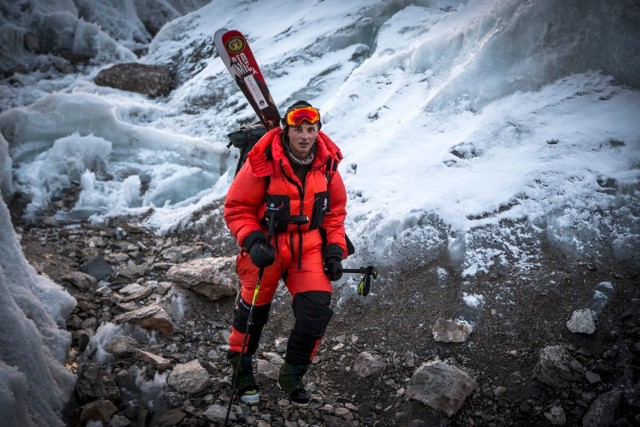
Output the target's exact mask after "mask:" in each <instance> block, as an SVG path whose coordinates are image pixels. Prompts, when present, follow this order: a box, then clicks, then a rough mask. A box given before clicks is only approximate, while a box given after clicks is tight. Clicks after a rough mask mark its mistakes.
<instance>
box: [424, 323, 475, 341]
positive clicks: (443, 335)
mask: <svg viewBox="0 0 640 427" xmlns="http://www.w3.org/2000/svg"><path fill="white" fill-rule="evenodd" d="M472 332H473V327H472V326H471V324H470V323H469V322H465V321H463V320H459V319H456V320H451V319H449V320H445V319H443V318H438V320H437V321H436V324H435V325H433V339H434V340H435V341H439V342H465V341H466V340H467V338H468V337H469V335H471V333H472Z"/></svg>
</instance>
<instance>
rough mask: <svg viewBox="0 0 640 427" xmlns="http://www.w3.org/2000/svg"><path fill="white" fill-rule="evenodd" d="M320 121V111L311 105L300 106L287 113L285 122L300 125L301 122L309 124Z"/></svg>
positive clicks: (290, 124)
mask: <svg viewBox="0 0 640 427" xmlns="http://www.w3.org/2000/svg"><path fill="white" fill-rule="evenodd" d="M319 121H320V112H319V111H318V110H317V109H315V108H313V107H300V108H296V109H295V110H291V111H289V112H288V113H287V124H288V125H289V126H300V125H301V124H302V122H309V123H311V124H314V123H318V122H319Z"/></svg>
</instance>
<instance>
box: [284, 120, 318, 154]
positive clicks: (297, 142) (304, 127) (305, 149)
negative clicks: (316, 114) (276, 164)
mask: <svg viewBox="0 0 640 427" xmlns="http://www.w3.org/2000/svg"><path fill="white" fill-rule="evenodd" d="M318 131H319V129H318V124H317V123H316V124H313V125H312V124H310V123H309V122H303V123H302V124H301V125H300V126H289V130H288V134H287V136H288V137H289V145H290V148H291V154H293V155H294V156H295V157H296V158H298V159H304V158H305V157H307V156H308V155H309V153H310V152H311V149H312V148H313V144H314V143H315V141H316V137H317V136H318Z"/></svg>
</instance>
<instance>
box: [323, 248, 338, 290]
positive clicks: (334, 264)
mask: <svg viewBox="0 0 640 427" xmlns="http://www.w3.org/2000/svg"><path fill="white" fill-rule="evenodd" d="M324 273H325V274H326V275H327V277H328V278H329V280H331V281H336V280H340V278H341V277H342V248H341V247H340V246H339V245H336V244H335V243H334V244H331V245H329V246H327V247H326V249H325V250H324Z"/></svg>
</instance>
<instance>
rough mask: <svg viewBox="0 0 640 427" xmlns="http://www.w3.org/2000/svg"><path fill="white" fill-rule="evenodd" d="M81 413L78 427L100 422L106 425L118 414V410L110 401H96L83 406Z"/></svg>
mask: <svg viewBox="0 0 640 427" xmlns="http://www.w3.org/2000/svg"><path fill="white" fill-rule="evenodd" d="M79 411H80V416H79V419H78V425H80V426H84V425H87V423H88V422H89V421H98V422H100V423H102V425H104V424H106V423H108V422H109V420H111V417H112V416H113V415H114V414H115V413H116V412H118V408H117V407H116V405H114V404H113V402H111V401H110V400H96V401H93V402H89V403H86V404H84V405H82V406H81V407H80V409H79Z"/></svg>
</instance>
